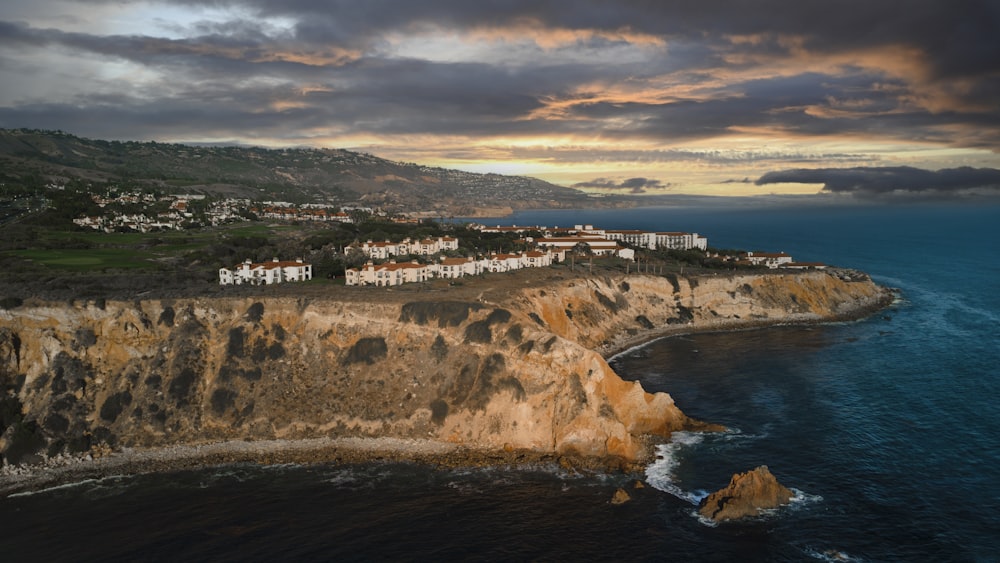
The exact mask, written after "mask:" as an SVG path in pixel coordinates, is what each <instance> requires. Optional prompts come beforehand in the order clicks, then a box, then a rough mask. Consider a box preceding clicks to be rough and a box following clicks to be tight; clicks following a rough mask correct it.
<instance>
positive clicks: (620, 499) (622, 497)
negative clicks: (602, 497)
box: [611, 487, 632, 504]
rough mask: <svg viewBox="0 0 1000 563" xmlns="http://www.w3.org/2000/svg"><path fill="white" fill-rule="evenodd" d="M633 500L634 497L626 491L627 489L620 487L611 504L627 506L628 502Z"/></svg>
mask: <svg viewBox="0 0 1000 563" xmlns="http://www.w3.org/2000/svg"><path fill="white" fill-rule="evenodd" d="M630 500H632V497H631V496H630V495H629V494H628V492H626V491H625V489H623V488H621V487H619V488H618V490H617V491H615V494H614V496H613V497H611V504H625V503H626V502H628V501H630Z"/></svg>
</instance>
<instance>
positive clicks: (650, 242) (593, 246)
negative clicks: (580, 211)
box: [219, 224, 826, 287]
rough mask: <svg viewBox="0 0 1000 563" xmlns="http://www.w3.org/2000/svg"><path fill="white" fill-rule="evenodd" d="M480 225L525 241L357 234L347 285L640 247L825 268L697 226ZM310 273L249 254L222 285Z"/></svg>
mask: <svg viewBox="0 0 1000 563" xmlns="http://www.w3.org/2000/svg"><path fill="white" fill-rule="evenodd" d="M470 227H471V228H473V229H475V230H477V231H479V232H481V233H513V234H517V235H518V236H520V237H521V238H520V239H519V240H518V242H519V243H520V244H521V245H523V247H524V248H525V249H524V250H521V251H519V252H508V253H503V252H490V253H488V254H483V255H480V256H464V257H462V256H454V255H452V256H448V255H447V254H446V253H448V252H451V253H454V252H457V251H458V250H459V240H458V239H457V238H456V237H451V236H439V237H435V238H423V239H419V240H414V239H412V238H410V237H406V238H403V239H402V240H400V241H398V242H393V241H391V240H384V241H373V240H371V239H369V240H366V241H365V242H354V243H352V244H350V245H347V246H346V247H345V249H344V254H345V255H351V254H355V255H357V254H360V255H363V256H364V257H365V258H366V263H365V264H364V265H361V266H358V267H354V268H347V269H346V270H345V276H344V277H345V285H348V286H377V287H387V286H396V285H401V284H404V283H413V282H424V281H428V280H431V279H434V278H443V279H457V278H462V277H466V276H475V275H479V274H483V273H486V272H493V273H503V272H512V271H515V270H520V269H522V268H540V267H545V266H551V265H552V264H559V263H565V262H566V261H567V260H574V259H575V257H576V256H581V255H582V256H589V257H593V256H604V257H616V258H619V259H621V260H624V261H628V262H634V261H635V260H636V254H635V250H636V249H637V248H639V249H647V250H668V251H669V250H673V251H691V250H694V251H697V252H701V253H704V255H705V258H706V260H709V261H714V262H717V263H718V264H719V265H732V266H734V267H735V266H742V267H753V266H758V267H760V266H763V267H766V268H770V269H776V268H789V269H797V270H803V269H824V268H826V265H825V264H822V263H819V262H808V263H803V262H795V261H794V260H793V259H792V257H791V256H790V255H789V254H786V253H784V252H761V251H743V252H728V253H727V252H718V251H713V252H709V247H708V239H707V238H706V237H704V236H701V235H699V234H698V233H687V232H679V231H643V230H636V229H631V230H621V229H601V228H595V227H594V226H593V225H582V224H581V225H574V226H573V227H571V228H566V227H563V228H560V227H552V228H549V227H545V226H517V225H513V226H499V225H497V226H492V227H489V226H485V225H480V224H474V225H470ZM309 279H312V265H311V264H309V263H307V262H304V261H303V260H302V259H301V258H297V259H295V260H294V261H289V260H285V261H282V260H279V259H278V258H273V259H272V260H270V261H263V262H253V261H252V260H249V259H247V260H245V261H244V262H242V263H240V264H237V265H236V266H234V267H232V268H226V267H223V268H220V269H219V284H220V285H242V284H253V285H267V284H274V283H282V282H294V281H304V280H309Z"/></svg>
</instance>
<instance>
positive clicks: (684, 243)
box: [656, 232, 708, 250]
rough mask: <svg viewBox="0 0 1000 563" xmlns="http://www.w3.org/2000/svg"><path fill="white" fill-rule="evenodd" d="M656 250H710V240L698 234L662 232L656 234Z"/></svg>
mask: <svg viewBox="0 0 1000 563" xmlns="http://www.w3.org/2000/svg"><path fill="white" fill-rule="evenodd" d="M656 248H657V249H659V250H665V249H669V250H691V249H692V248H699V249H701V250H707V249H708V239H707V238H705V237H703V236H700V235H699V234H698V233H681V232H661V233H656Z"/></svg>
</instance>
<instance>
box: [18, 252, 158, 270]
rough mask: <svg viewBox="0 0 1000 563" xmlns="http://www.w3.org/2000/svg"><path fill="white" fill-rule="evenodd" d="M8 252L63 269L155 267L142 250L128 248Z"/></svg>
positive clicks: (133, 268)
mask: <svg viewBox="0 0 1000 563" xmlns="http://www.w3.org/2000/svg"><path fill="white" fill-rule="evenodd" d="M10 254H13V255H15V256H20V257H22V258H27V259H28V260H31V261H33V262H35V263H36V264H40V265H43V266H48V267H50V268H59V269H64V270H76V271H93V270H105V269H109V268H112V269H121V270H135V269H144V268H151V267H155V264H154V263H152V262H150V261H149V260H147V259H146V256H144V253H143V252H139V251H137V250H134V249H129V248H93V249H86V250H75V249H62V248H60V249H53V250H45V249H30V250H14V251H11V252H10Z"/></svg>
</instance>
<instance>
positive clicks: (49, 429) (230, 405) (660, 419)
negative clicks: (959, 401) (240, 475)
mask: <svg viewBox="0 0 1000 563" xmlns="http://www.w3.org/2000/svg"><path fill="white" fill-rule="evenodd" d="M493 279H496V278H493ZM476 284H479V285H476ZM374 291H375V290H374V289H371V288H367V289H357V288H331V292H330V294H329V295H326V296H321V297H315V296H313V297H308V298H307V297H299V298H296V297H270V298H265V297H260V298H214V299H197V298H193V299H184V300H173V301H168V300H155V299H154V300H140V301H133V302H124V301H108V302H107V303H100V306H98V304H94V303H77V304H70V305H67V304H65V303H62V304H52V303H37V302H32V303H27V304H25V305H24V306H22V307H19V308H16V309H12V310H0V378H2V379H3V382H2V383H3V385H4V386H5V387H6V389H7V396H6V398H4V401H5V405H6V407H5V409H4V411H5V412H6V413H7V414H5V417H4V420H3V421H2V422H3V426H4V428H3V429H0V430H2V431H3V434H2V436H0V452H2V454H3V456H4V460H5V461H6V462H9V463H18V462H25V461H28V462H30V461H36V460H37V459H38V456H39V455H41V454H44V453H47V454H49V455H54V454H55V453H58V452H62V451H86V450H89V449H90V448H92V447H95V446H98V445H104V446H110V447H111V448H118V447H121V446H129V447H163V446H170V445H178V444H196V443H205V442H217V441H232V440H265V439H305V438H316V437H330V436H332V437H391V438H402V439H421V440H431V441H437V442H445V443H450V444H458V445H461V446H467V447H469V448H472V449H478V450H485V451H496V450H500V449H506V450H508V451H509V450H511V449H524V450H530V451H534V452H547V453H554V454H576V455H581V456H588V457H616V458H621V459H624V460H637V459H641V458H643V457H644V456H645V455H647V454H648V447H647V439H646V438H647V437H648V436H650V435H653V436H667V435H669V433H670V432H672V431H674V430H678V429H687V428H703V427H704V425H702V424H701V423H699V422H697V421H694V420H691V419H689V418H688V417H687V416H685V415H684V414H683V413H682V412H681V411H680V410H678V409H677V407H676V406H675V405H674V403H673V400H672V399H671V398H670V396H669V395H667V394H665V393H656V394H650V393H646V392H645V391H644V390H643V389H642V387H641V386H640V384H639V383H637V382H625V381H623V380H622V379H621V378H619V377H618V375H617V374H615V373H614V371H613V370H612V369H611V368H610V367H609V366H608V364H607V362H605V360H604V356H603V355H602V354H604V355H606V354H608V353H610V352H612V351H614V350H617V349H620V348H622V347H624V346H628V345H630V344H633V343H636V342H639V341H641V340H643V339H648V338H650V337H651V336H655V335H658V334H664V333H667V332H670V331H672V330H697V329H714V328H729V327H734V326H744V325H747V324H754V323H769V322H801V321H819V320H831V319H835V318H845V317H849V316H855V315H859V314H861V313H862V312H864V311H869V310H872V309H873V308H875V307H878V306H880V304H884V302H885V300H886V298H887V295H886V292H885V290H883V289H882V288H880V287H878V286H876V285H875V284H873V283H872V282H871V281H870V280H868V279H867V278H864V277H862V278H860V279H857V278H854V279H851V278H848V277H846V276H838V275H833V274H830V273H825V272H809V273H796V274H753V275H739V276H702V277H690V278H683V277H682V278H676V277H656V276H644V275H635V274H633V275H630V276H624V275H618V276H607V277H583V276H579V277H577V276H574V275H565V276H564V275H563V274H559V275H550V276H549V277H548V278H547V279H545V280H544V283H542V282H539V283H530V284H524V285H522V286H518V287H517V288H515V289H510V290H507V291H503V292H498V291H496V290H495V288H494V287H493V286H491V285H490V279H489V278H487V279H484V280H477V281H475V282H470V284H469V285H467V286H466V287H464V288H463V290H462V291H457V292H451V293H450V292H447V291H440V292H411V293H405V292H397V293H386V292H384V291H382V290H379V291H380V293H377V294H376V293H373V292H374ZM476 291H479V293H478V295H476V296H473V295H474V294H475V292H476ZM13 407H16V408H13Z"/></svg>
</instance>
